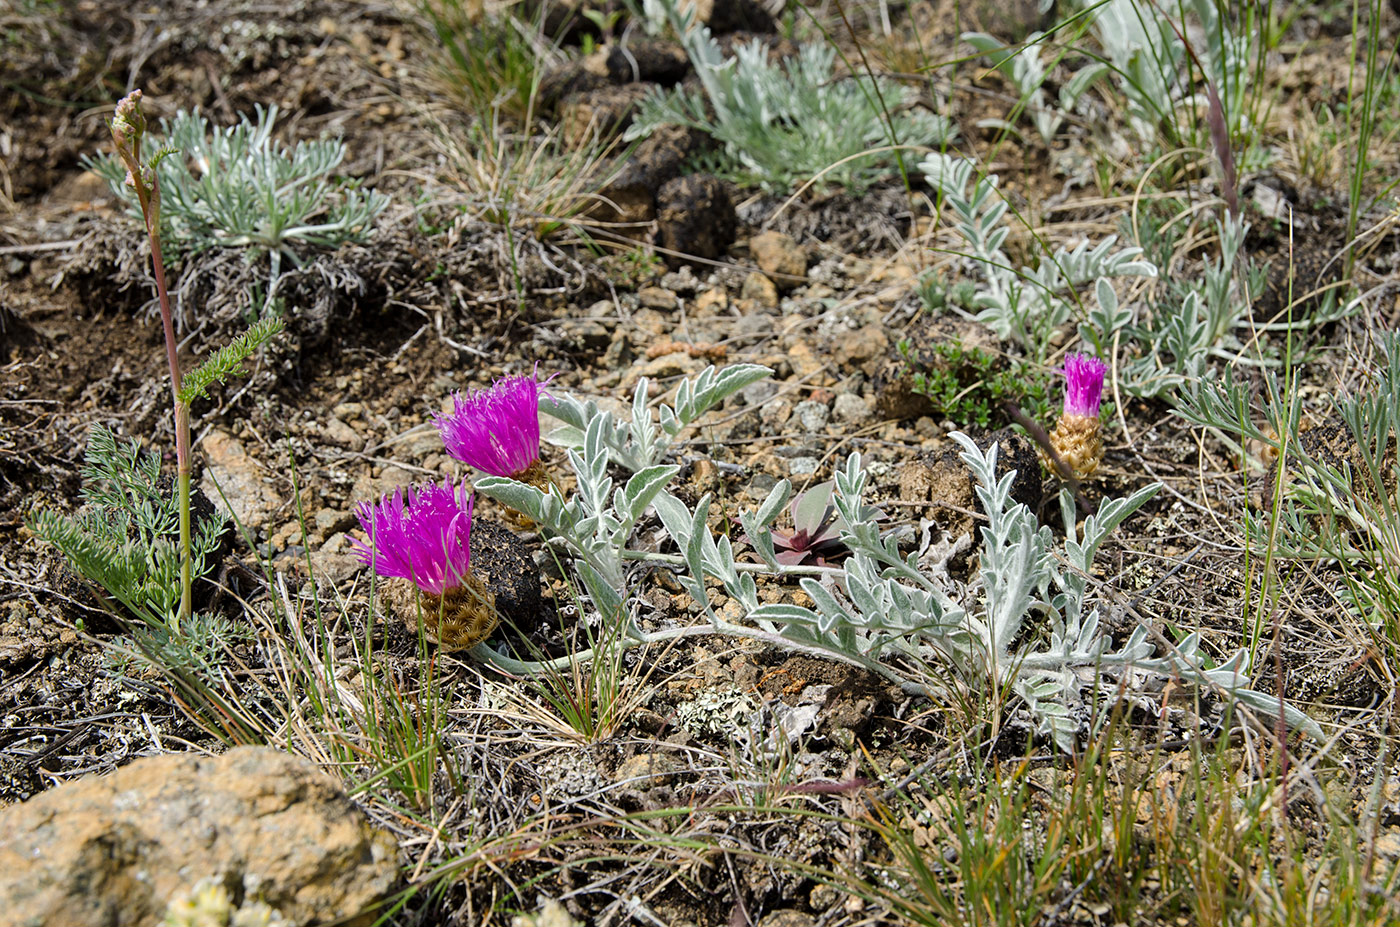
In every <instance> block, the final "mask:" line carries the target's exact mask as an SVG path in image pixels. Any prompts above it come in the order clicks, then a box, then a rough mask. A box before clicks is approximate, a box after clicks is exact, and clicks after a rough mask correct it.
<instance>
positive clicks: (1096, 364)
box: [1065, 354, 1108, 418]
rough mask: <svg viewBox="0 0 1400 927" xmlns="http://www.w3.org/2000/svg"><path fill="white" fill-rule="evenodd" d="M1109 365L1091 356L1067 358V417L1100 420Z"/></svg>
mask: <svg viewBox="0 0 1400 927" xmlns="http://www.w3.org/2000/svg"><path fill="white" fill-rule="evenodd" d="M1107 372H1108V365H1107V364H1105V363H1104V362H1103V361H1101V360H1099V359H1098V358H1097V357H1093V356H1091V355H1089V354H1071V355H1069V356H1068V357H1066V358H1065V415H1077V416H1080V417H1082V418H1098V417H1099V404H1100V402H1101V401H1102V399H1103V378H1104V374H1105V373H1107Z"/></svg>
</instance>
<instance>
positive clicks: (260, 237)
mask: <svg viewBox="0 0 1400 927" xmlns="http://www.w3.org/2000/svg"><path fill="white" fill-rule="evenodd" d="M276 118H277V107H276V106H272V107H269V108H268V109H263V108H262V107H261V106H259V107H257V119H256V121H255V122H249V121H248V117H247V116H246V115H245V116H241V117H240V118H239V122H238V124H237V125H234V126H229V127H227V128H219V127H211V126H210V124H209V120H207V119H206V118H205V117H204V116H202V115H201V114H200V112H199V110H197V109H196V110H194V111H193V112H187V111H185V110H181V111H180V112H179V113H177V114H176V115H175V118H174V119H162V120H161V133H160V134H161V135H162V136H163V139H162V140H157V139H156V138H155V137H154V135H155V133H148V134H147V135H146V137H145V139H144V142H143V145H144V147H145V148H146V150H145V151H144V152H143V160H157V155H158V154H159V152H161V151H166V152H169V154H168V155H166V156H164V157H160V158H159V159H158V163H157V164H156V168H155V170H156V176H157V179H158V180H159V183H160V205H161V226H162V228H161V236H162V239H163V240H164V241H167V242H169V243H171V245H172V246H173V247H174V248H176V249H177V250H179V251H184V252H197V251H203V250H206V249H209V248H238V247H250V248H256V249H260V250H263V251H267V252H270V253H271V254H272V255H273V256H274V260H276V259H277V258H280V257H281V256H283V255H285V256H286V257H288V258H289V259H290V260H291V261H293V263H296V262H297V261H298V260H299V258H298V255H297V253H296V251H295V249H294V246H296V245H297V244H306V245H313V246H317V247H327V248H331V247H336V246H338V245H340V244H343V243H345V242H347V241H363V240H364V239H365V238H366V237H367V236H368V235H369V231H370V226H371V224H372V223H373V221H374V218H375V216H377V215H378V214H379V213H380V212H381V211H382V210H383V209H384V207H385V206H387V205H388V202H389V198H388V197H387V196H384V195H383V194H381V193H377V192H375V191H373V190H360V189H358V188H357V187H355V185H354V184H351V183H348V182H346V181H345V180H343V179H339V178H333V177H332V176H331V174H332V172H333V171H334V170H335V169H336V168H337V167H339V166H340V163H341V162H342V161H343V160H345V143H344V142H342V141H340V140H339V139H336V140H333V141H332V140H328V141H303V142H297V143H296V145H295V146H294V147H293V148H292V149H291V150H288V149H287V148H286V147H285V146H283V145H282V144H281V143H279V142H275V141H273V139H272V125H273V122H274V121H275V120H276ZM87 164H88V166H89V167H90V168H92V169H93V170H94V171H96V172H97V173H98V174H99V175H101V176H102V177H103V178H104V179H106V181H107V183H108V185H110V186H111V188H112V190H113V192H114V193H116V194H117V195H118V196H121V197H123V198H124V199H126V200H127V201H128V203H131V204H135V201H136V194H135V192H134V191H132V189H131V188H130V187H128V186H127V185H126V168H125V167H123V166H122V164H121V162H120V161H119V160H118V159H117V158H116V157H115V156H112V155H103V156H101V157H98V158H95V159H90V160H88V161H87ZM134 215H135V216H136V217H137V218H140V215H141V214H140V211H139V207H138V208H137V210H136V212H135V213H134Z"/></svg>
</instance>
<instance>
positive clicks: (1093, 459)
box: [1046, 354, 1108, 480]
mask: <svg viewBox="0 0 1400 927" xmlns="http://www.w3.org/2000/svg"><path fill="white" fill-rule="evenodd" d="M1107 372H1108V365H1107V364H1105V363H1104V362H1103V361H1101V360H1099V359H1098V358H1097V357H1091V356H1090V355H1088V354H1071V355H1069V356H1068V357H1066V358H1065V410H1064V414H1062V415H1061V416H1060V420H1059V421H1058V422H1056V423H1055V430H1054V431H1052V432H1051V433H1050V446H1051V447H1052V448H1054V449H1055V454H1056V455H1058V456H1059V464H1063V465H1064V466H1065V467H1068V468H1069V472H1068V473H1066V472H1062V470H1061V467H1060V466H1059V464H1056V463H1055V462H1054V461H1052V460H1050V459H1049V457H1048V456H1047V457H1046V463H1047V465H1048V466H1049V467H1050V470H1051V472H1054V473H1057V474H1059V475H1060V476H1062V477H1069V476H1073V477H1074V478H1075V479H1080V480H1086V479H1088V478H1089V477H1091V476H1093V475H1094V471H1095V470H1097V469H1098V468H1099V464H1100V463H1101V462H1102V461H1103V427H1102V426H1101V425H1100V423H1099V407H1100V405H1101V403H1102V401H1103V378H1104V374H1105V373H1107Z"/></svg>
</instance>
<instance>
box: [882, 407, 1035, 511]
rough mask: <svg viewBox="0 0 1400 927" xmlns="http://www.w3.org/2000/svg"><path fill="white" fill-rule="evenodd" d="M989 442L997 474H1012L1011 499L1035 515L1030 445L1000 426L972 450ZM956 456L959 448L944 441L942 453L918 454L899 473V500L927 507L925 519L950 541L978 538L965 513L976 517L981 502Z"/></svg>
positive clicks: (959, 451)
mask: <svg viewBox="0 0 1400 927" xmlns="http://www.w3.org/2000/svg"><path fill="white" fill-rule="evenodd" d="M993 441H995V442H996V444H997V464H996V472H997V476H998V477H1000V476H1001V475H1002V474H1004V473H1006V472H1007V471H1008V470H1015V471H1016V478H1015V479H1014V480H1013V481H1012V483H1011V498H1012V499H1013V500H1015V501H1016V502H1020V503H1022V504H1023V505H1025V506H1026V508H1028V509H1030V510H1031V511H1032V512H1038V511H1039V509H1040V499H1041V477H1040V458H1039V457H1038V456H1037V455H1036V448H1035V442H1034V441H1032V440H1031V439H1030V438H1028V437H1026V436H1025V435H1023V434H1021V433H1020V432H1019V431H1015V430H1013V429H1011V428H1003V429H1001V430H1000V431H994V432H992V433H991V434H989V435H986V436H985V437H982V438H980V439H978V440H977V446H978V447H979V448H982V449H983V450H984V451H985V450H986V449H987V447H988V446H989V444H990V443H991V442H993ZM961 453H962V447H961V446H960V445H958V444H955V443H949V444H948V445H947V446H946V447H944V448H943V449H942V450H941V451H938V452H927V451H926V452H923V453H921V454H919V455H918V456H917V457H916V458H914V459H913V460H912V461H910V462H909V463H906V464H905V465H904V466H903V467H901V468H900V470H899V496H900V498H901V499H903V500H904V501H906V502H928V503H930V504H929V508H928V511H927V517H929V518H931V519H933V521H934V523H935V524H937V525H938V526H939V527H940V528H942V529H943V530H944V531H945V532H947V534H948V536H949V537H958V536H959V535H963V534H968V533H971V534H972V535H973V537H974V538H977V537H978V535H977V533H976V530H975V529H976V527H977V519H975V518H973V517H972V515H970V514H968V513H970V512H974V511H975V512H978V513H981V512H982V503H981V501H980V500H979V499H978V498H977V494H976V492H975V481H974V479H973V476H972V471H971V470H969V469H968V468H967V464H965V463H963V461H962V458H961V457H960V456H959V454H961Z"/></svg>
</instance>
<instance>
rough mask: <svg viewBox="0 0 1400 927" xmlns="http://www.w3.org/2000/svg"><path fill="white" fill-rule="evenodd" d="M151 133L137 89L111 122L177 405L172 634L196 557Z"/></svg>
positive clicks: (186, 608)
mask: <svg viewBox="0 0 1400 927" xmlns="http://www.w3.org/2000/svg"><path fill="white" fill-rule="evenodd" d="M145 132H146V117H145V115H144V114H142V112H141V91H139V90H134V91H132V92H131V93H130V94H128V95H127V96H126V97H125V98H124V99H123V100H122V101H121V102H120V103H118V104H117V113H116V118H115V119H113V120H112V141H113V142H115V143H116V148H117V154H118V155H119V156H120V157H121V159H122V160H123V161H124V162H126V166H127V170H128V175H127V183H129V184H130V185H131V186H132V187H133V188H134V189H135V190H136V199H137V201H138V202H139V203H140V204H141V216H142V218H143V219H144V220H145V223H146V237H147V238H149V239H150V241H151V268H152V273H153V275H154V276H155V280H156V296H157V298H158V299H159V300H160V320H161V325H162V326H163V328H164V330H165V358H166V360H167V361H168V362H169V364H170V398H171V401H172V403H173V404H174V406H175V462H176V467H177V471H176V472H177V486H176V492H177V493H178V494H179V496H178V501H179V505H180V610H179V611H178V612H177V613H176V615H175V618H174V620H173V621H172V622H171V630H173V631H175V632H176V633H179V630H180V623H181V622H183V621H185V620H187V619H188V618H189V617H190V600H191V595H190V591H191V590H190V587H191V584H192V577H191V575H190V574H191V559H192V558H191V554H190V407H189V403H187V402H182V401H181V399H180V387H181V385H182V384H181V378H180V358H179V354H178V350H177V345H178V342H177V341H176V340H175V318H174V313H172V312H171V309H170V292H169V290H168V288H167V287H166V285H165V260H164V258H163V257H162V256H161V252H160V180H159V178H158V177H157V176H156V171H155V162H156V161H159V160H160V158H161V156H162V155H157V156H156V157H155V159H154V160H153V161H152V162H151V163H150V164H145V163H143V160H142V156H141V142H142V137H143V136H144V135H145Z"/></svg>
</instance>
